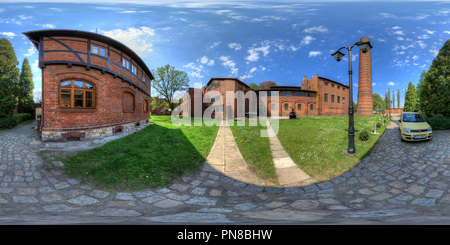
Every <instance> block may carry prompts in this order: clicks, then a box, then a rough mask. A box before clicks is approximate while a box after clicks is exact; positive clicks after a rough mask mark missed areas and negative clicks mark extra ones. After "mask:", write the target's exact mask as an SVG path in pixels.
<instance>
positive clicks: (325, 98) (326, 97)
mask: <svg viewBox="0 0 450 245" xmlns="http://www.w3.org/2000/svg"><path fill="white" fill-rule="evenodd" d="M323 100H324V101H325V102H327V101H328V94H325V97H324V99H323Z"/></svg>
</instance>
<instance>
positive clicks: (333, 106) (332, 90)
mask: <svg viewBox="0 0 450 245" xmlns="http://www.w3.org/2000/svg"><path fill="white" fill-rule="evenodd" d="M195 91H197V93H199V94H201V95H202V97H204V96H205V94H206V93H207V92H209V91H217V92H219V93H220V95H221V96H222V101H223V103H222V104H220V105H219V106H218V107H217V110H218V111H223V115H224V117H225V116H226V117H227V118H235V117H239V115H238V105H237V100H236V99H235V101H234V103H233V104H231V103H230V104H227V103H226V92H227V91H231V92H233V93H235V92H237V91H242V92H244V94H246V93H247V92H249V91H254V92H255V94H256V96H257V99H258V98H260V97H261V96H264V94H265V96H267V98H266V99H267V105H265V106H266V107H264V106H263V108H266V110H267V115H268V116H271V115H272V114H274V113H273V110H275V109H276V108H278V115H279V116H289V113H290V112H291V111H292V110H293V111H294V112H296V113H297V116H316V115H345V114H348V95H349V87H348V86H347V85H344V84H341V83H338V82H335V81H333V80H330V79H327V78H323V77H319V76H318V75H316V76H314V77H313V78H311V80H309V81H308V80H307V77H303V81H302V82H301V86H298V87H296V86H273V87H270V88H269V89H261V90H252V89H251V88H250V87H249V86H248V85H247V84H245V83H243V82H242V81H240V80H239V79H237V78H211V80H210V81H209V82H208V83H207V84H206V86H204V87H203V88H201V89H195V88H189V90H188V93H189V95H190V98H191V107H190V108H189V109H188V110H189V111H190V115H191V116H195V115H194V103H195V95H194V94H195ZM274 91H277V92H278V96H279V100H278V104H276V102H275V101H273V100H272V99H271V96H272V93H273V92H274ZM263 92H265V93H263ZM216 99H217V98H213V101H212V102H211V103H202V105H201V106H200V108H201V111H202V112H204V111H205V109H206V108H208V107H209V106H212V105H213V103H214V102H215V100H216ZM258 101H259V100H258ZM244 103H245V106H244V108H245V113H248V112H250V111H256V110H252V109H251V105H250V104H249V103H248V99H246V100H245V102H244ZM183 113H184V115H187V113H185V112H183ZM202 115H203V113H202ZM202 115H199V116H202Z"/></svg>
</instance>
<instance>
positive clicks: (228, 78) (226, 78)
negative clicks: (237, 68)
mask: <svg viewBox="0 0 450 245" xmlns="http://www.w3.org/2000/svg"><path fill="white" fill-rule="evenodd" d="M212 80H234V81H236V82H239V83H242V84H243V85H245V86H246V87H248V88H250V86H248V85H247V84H245V83H244V82H243V81H241V80H239V79H237V78H235V77H212V78H211V79H210V80H209V82H208V83H207V84H206V85H205V87H206V86H208V85H209V84H210V83H211V81H212Z"/></svg>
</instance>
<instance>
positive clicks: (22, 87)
mask: <svg viewBox="0 0 450 245" xmlns="http://www.w3.org/2000/svg"><path fill="white" fill-rule="evenodd" d="M33 89H34V83H33V73H32V72H31V67H30V63H29V62H28V59H27V58H25V59H24V60H23V63H22V71H21V72H20V76H19V86H18V92H17V99H18V101H17V111H18V112H19V113H24V112H26V113H31V111H32V110H33V109H34V100H33Z"/></svg>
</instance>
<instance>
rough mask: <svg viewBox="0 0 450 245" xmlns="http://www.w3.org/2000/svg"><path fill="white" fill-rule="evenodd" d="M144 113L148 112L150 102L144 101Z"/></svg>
mask: <svg viewBox="0 0 450 245" xmlns="http://www.w3.org/2000/svg"><path fill="white" fill-rule="evenodd" d="M142 105H143V110H144V112H148V101H147V100H145V99H144V102H143V103H142Z"/></svg>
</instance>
